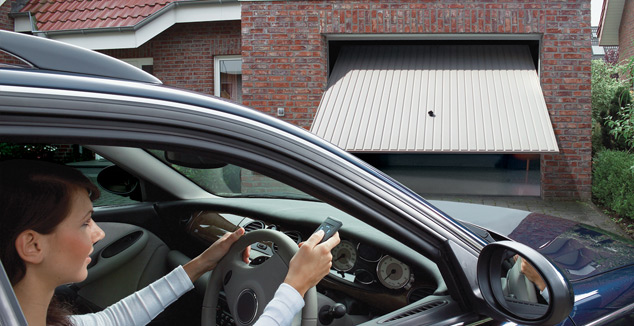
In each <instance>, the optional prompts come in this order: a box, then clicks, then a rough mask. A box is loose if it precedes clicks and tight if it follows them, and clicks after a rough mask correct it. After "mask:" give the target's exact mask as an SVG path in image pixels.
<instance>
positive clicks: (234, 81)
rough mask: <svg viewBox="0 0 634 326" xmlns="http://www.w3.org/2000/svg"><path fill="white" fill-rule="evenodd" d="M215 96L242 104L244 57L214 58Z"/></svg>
mask: <svg viewBox="0 0 634 326" xmlns="http://www.w3.org/2000/svg"><path fill="white" fill-rule="evenodd" d="M214 95H215V96H218V97H222V98H226V99H228V100H231V101H233V102H236V103H242V57H241V56H239V55H227V56H216V57H215V58H214Z"/></svg>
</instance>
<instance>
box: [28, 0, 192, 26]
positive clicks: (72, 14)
mask: <svg viewBox="0 0 634 326" xmlns="http://www.w3.org/2000/svg"><path fill="white" fill-rule="evenodd" d="M178 1H181V0H31V1H29V2H27V4H26V5H25V6H24V8H22V9H21V10H20V12H30V13H31V15H32V16H35V24H36V27H37V29H38V30H40V31H61V30H77V29H90V28H105V27H128V26H134V25H136V24H138V23H140V22H141V21H143V20H144V19H146V18H148V17H150V16H151V15H152V14H154V13H156V12H158V11H159V10H161V9H162V8H163V7H165V6H166V5H168V4H170V3H172V2H178Z"/></svg>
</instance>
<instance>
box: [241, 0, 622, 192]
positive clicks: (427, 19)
mask: <svg viewBox="0 0 634 326" xmlns="http://www.w3.org/2000/svg"><path fill="white" fill-rule="evenodd" d="M630 2H631V1H630ZM366 33H367V34H377V33H378V34H390V33H399V34H412V33H420V34H428V33H431V34H433V33H450V34H461V33H477V34H488V33H499V34H509V33H513V34H525V33H539V34H542V35H543V37H542V41H541V49H540V52H541V53H540V73H541V82H542V88H543V91H544V97H545V99H546V103H547V106H548V109H549V112H550V115H551V119H552V122H553V125H554V128H555V133H556V135H557V139H558V145H559V148H560V153H559V154H555V155H542V160H541V169H542V196H543V197H545V198H582V199H589V198H590V195H591V180H592V175H591V144H590V136H591V117H590V110H591V106H590V80H591V78H590V77H591V76H590V74H591V71H590V60H591V56H592V53H591V30H590V0H579V1H487V0H482V1H470V2H464V1H413V0H399V1H396V0H391V1H385V0H381V1H378V0H373V1H368V0H364V1H345V2H344V1H277V2H263V1H257V2H243V3H242V56H243V92H244V95H243V98H244V104H246V105H248V106H251V107H254V108H257V109H258V110H261V111H263V112H267V113H271V114H272V113H273V112H274V111H275V109H276V108H277V107H278V106H279V107H284V108H285V109H286V111H287V114H286V116H285V119H286V120H290V121H291V122H293V123H295V124H297V125H299V126H301V127H304V128H309V127H310V124H311V123H312V118H313V117H314V115H315V113H316V109H317V107H318V105H319V100H320V98H321V95H322V93H323V92H324V90H325V88H326V84H327V73H328V67H327V64H328V63H327V51H328V44H327V41H326V35H332V34H366Z"/></svg>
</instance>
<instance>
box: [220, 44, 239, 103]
mask: <svg viewBox="0 0 634 326" xmlns="http://www.w3.org/2000/svg"><path fill="white" fill-rule="evenodd" d="M235 59H240V61H242V56H241V55H239V54H237V55H217V56H215V57H214V95H215V96H218V97H220V62H221V61H224V60H235Z"/></svg>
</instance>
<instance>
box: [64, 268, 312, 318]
mask: <svg viewBox="0 0 634 326" xmlns="http://www.w3.org/2000/svg"><path fill="white" fill-rule="evenodd" d="M193 288H194V285H193V284H192V282H191V280H190V279H189V276H187V273H186V272H185V270H184V269H183V267H181V266H178V267H177V268H175V269H174V270H173V271H171V272H170V273H169V274H167V275H165V276H163V277H162V278H160V279H158V280H156V281H154V282H153V283H152V284H150V285H148V286H146V287H145V288H143V289H141V290H139V291H137V292H135V293H132V294H131V295H129V296H127V297H126V298H124V299H122V300H120V301H119V302H117V303H115V304H113V305H111V306H109V307H108V308H106V309H104V310H103V311H100V312H97V313H93V314H85V315H72V316H70V319H71V322H72V323H73V325H76V326H124V325H125V326H142V325H147V324H148V323H149V322H150V321H151V320H152V319H154V317H156V316H157V315H158V314H160V313H161V312H162V311H163V310H164V309H165V308H166V307H167V306H169V305H170V304H171V303H172V302H174V301H176V300H177V299H178V298H180V297H181V296H182V295H183V294H185V293H187V292H188V291H189V290H191V289H193ZM303 307H304V300H303V298H302V296H301V295H300V294H299V293H298V292H297V291H296V290H295V289H294V288H293V287H292V286H290V285H288V284H285V283H282V284H281V285H280V287H279V288H278V290H277V291H276V292H275V296H274V297H273V300H271V302H269V304H268V305H267V306H266V308H264V312H263V313H262V315H261V316H260V319H258V321H257V322H256V323H255V325H257V326H281V325H290V324H291V322H292V321H293V317H294V316H295V315H296V314H297V313H298V312H299V311H300V310H301V309H302V308H303Z"/></svg>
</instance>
